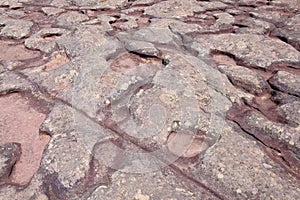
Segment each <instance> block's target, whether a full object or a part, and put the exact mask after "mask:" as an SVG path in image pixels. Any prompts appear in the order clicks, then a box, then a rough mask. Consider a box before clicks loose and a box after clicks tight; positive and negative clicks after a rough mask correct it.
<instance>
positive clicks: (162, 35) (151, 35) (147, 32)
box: [132, 27, 179, 44]
mask: <svg viewBox="0 0 300 200" xmlns="http://www.w3.org/2000/svg"><path fill="white" fill-rule="evenodd" d="M132 37H133V38H134V39H136V40H141V41H147V42H152V43H159V44H169V43H174V41H176V40H177V41H178V40H179V37H178V36H176V35H174V34H173V33H172V32H171V31H170V29H167V28H154V27H153V28H144V29H140V30H138V31H136V32H134V33H133V36H132Z"/></svg>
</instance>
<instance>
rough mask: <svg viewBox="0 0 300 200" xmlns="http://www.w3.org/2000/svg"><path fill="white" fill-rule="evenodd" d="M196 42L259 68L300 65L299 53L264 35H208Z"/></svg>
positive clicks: (198, 38) (197, 39)
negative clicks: (284, 64)
mask: <svg viewBox="0 0 300 200" xmlns="http://www.w3.org/2000/svg"><path fill="white" fill-rule="evenodd" d="M196 41H197V42H198V43H200V44H201V45H203V46H206V47H208V48H209V49H210V50H211V51H221V52H225V53H229V54H232V55H233V56H235V57H236V58H237V59H239V60H241V61H242V62H243V63H245V64H248V65H251V66H254V67H258V68H264V69H266V68H268V67H269V66H271V65H272V64H278V63H286V64H289V63H290V64H292V63H297V64H299V63H300V52H299V51H297V50H296V49H294V48H293V47H291V46H290V45H288V44H286V43H284V42H281V41H280V40H276V39H271V38H267V37H265V36H262V35H254V34H231V33H230V34H220V35H207V36H201V37H197V38H196ZM195 50H197V48H196V49H195ZM298 66H299V65H298Z"/></svg>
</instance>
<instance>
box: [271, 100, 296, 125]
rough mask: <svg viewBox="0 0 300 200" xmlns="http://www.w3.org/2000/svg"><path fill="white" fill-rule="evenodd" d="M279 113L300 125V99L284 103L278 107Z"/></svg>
mask: <svg viewBox="0 0 300 200" xmlns="http://www.w3.org/2000/svg"><path fill="white" fill-rule="evenodd" d="M277 111H278V114H279V115H280V116H282V117H284V118H285V119H286V120H287V121H289V122H291V123H296V124H297V125H298V126H299V125H300V101H294V102H291V103H287V104H284V105H282V106H280V107H278V108H277Z"/></svg>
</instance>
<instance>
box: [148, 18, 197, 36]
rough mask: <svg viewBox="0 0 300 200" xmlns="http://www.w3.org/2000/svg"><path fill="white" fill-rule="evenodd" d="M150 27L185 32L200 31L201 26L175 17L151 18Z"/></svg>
mask: <svg viewBox="0 0 300 200" xmlns="http://www.w3.org/2000/svg"><path fill="white" fill-rule="evenodd" d="M150 27H157V28H170V30H171V31H172V32H173V33H179V34H182V35H184V34H187V33H193V32H200V30H201V28H202V27H201V26H199V25H197V24H187V23H184V22H182V21H180V20H175V19H151V24H150Z"/></svg>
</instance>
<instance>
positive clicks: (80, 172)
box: [40, 104, 109, 199]
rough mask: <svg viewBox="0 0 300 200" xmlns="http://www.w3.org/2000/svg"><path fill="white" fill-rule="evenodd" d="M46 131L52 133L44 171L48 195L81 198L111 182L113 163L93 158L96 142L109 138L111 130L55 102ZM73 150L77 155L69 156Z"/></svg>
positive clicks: (42, 165)
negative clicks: (109, 173)
mask: <svg viewBox="0 0 300 200" xmlns="http://www.w3.org/2000/svg"><path fill="white" fill-rule="evenodd" d="M42 130H43V131H45V132H48V133H49V134H51V135H52V138H51V141H50V143H49V145H48V146H47V150H46V151H45V153H44V157H43V159H42V162H41V169H42V170H41V171H40V173H41V176H42V177H44V179H43V182H44V189H45V190H46V191H47V195H50V196H52V197H56V198H63V197H68V198H72V199H74V198H75V199H77V198H80V197H84V196H85V195H88V194H89V193H90V192H91V191H93V187H94V186H97V185H99V184H104V183H105V184H107V183H108V179H107V174H108V171H107V170H108V168H107V167H109V166H107V167H106V166H103V163H98V161H97V160H93V155H92V154H93V147H94V145H95V144H96V143H97V142H101V141H103V140H104V139H106V138H107V137H108V134H107V131H105V130H104V129H103V128H102V127H100V126H99V125H98V124H97V123H95V122H93V121H91V120H90V119H88V118H86V117H85V116H84V115H83V114H81V113H80V112H78V111H76V110H74V109H72V108H71V107H68V106H65V105H61V104H56V105H55V107H54V108H53V110H52V111H51V113H50V115H49V116H48V117H47V119H46V120H45V121H44V123H43V124H42ZM70 153H71V154H72V155H73V156H74V157H70V156H68V155H69V154H70ZM93 173H94V174H93ZM93 185H94V186H93ZM88 186H90V188H88ZM51 188H57V190H55V191H51ZM76 190H77V191H78V192H75V191H76Z"/></svg>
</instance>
